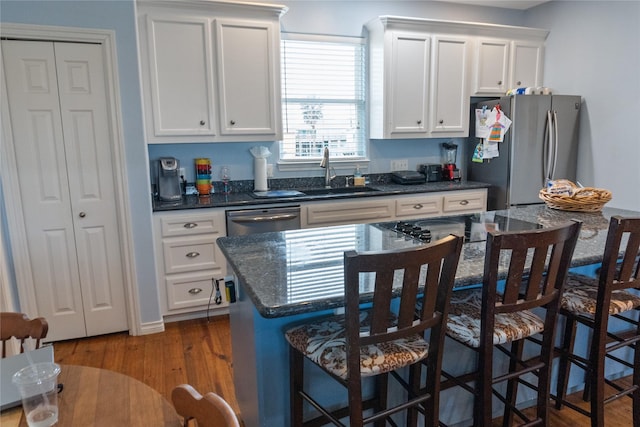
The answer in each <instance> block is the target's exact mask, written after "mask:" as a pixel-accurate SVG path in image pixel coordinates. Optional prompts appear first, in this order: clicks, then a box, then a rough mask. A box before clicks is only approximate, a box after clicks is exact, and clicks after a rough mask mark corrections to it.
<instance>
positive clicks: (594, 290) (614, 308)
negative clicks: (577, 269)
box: [561, 274, 640, 316]
mask: <svg viewBox="0 0 640 427" xmlns="http://www.w3.org/2000/svg"><path fill="white" fill-rule="evenodd" d="M597 297H598V279H594V278H592V277H587V276H582V275H579V274H569V276H568V277H567V282H566V283H565V285H564V292H563V294H562V302H561V304H562V308H563V309H565V310H567V311H570V312H572V313H578V314H584V315H587V316H593V315H594V314H596V299H597ZM636 307H640V297H638V296H637V295H634V294H632V293H631V292H627V291H622V290H620V291H613V292H612V293H611V303H610V304H609V314H619V313H622V312H625V311H629V310H633V309H634V308H636Z"/></svg>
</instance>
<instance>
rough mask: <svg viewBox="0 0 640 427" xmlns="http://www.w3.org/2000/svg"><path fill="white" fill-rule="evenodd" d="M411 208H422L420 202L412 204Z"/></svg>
mask: <svg viewBox="0 0 640 427" xmlns="http://www.w3.org/2000/svg"><path fill="white" fill-rule="evenodd" d="M413 209H422V205H421V204H420V203H418V204H417V205H413Z"/></svg>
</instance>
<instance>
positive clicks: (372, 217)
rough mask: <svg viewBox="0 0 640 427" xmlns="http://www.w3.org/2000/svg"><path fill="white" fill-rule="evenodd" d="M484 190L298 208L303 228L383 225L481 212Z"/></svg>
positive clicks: (382, 198) (482, 210) (485, 193)
mask: <svg viewBox="0 0 640 427" xmlns="http://www.w3.org/2000/svg"><path fill="white" fill-rule="evenodd" d="M486 210H487V190H486V189H484V188H482V189H477V190H460V191H442V192H437V193H422V194H409V195H401V196H384V197H370V198H367V199H366V200H357V201H353V200H348V201H340V200H333V201H327V202H310V203H307V204H303V205H302V221H301V222H302V226H303V228H311V227H324V226H329V225H340V224H353V223H371V222H387V221H393V220H409V219H417V218H426V217H434V216H443V215H456V214H464V213H475V212H484V211H486Z"/></svg>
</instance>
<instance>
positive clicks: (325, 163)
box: [320, 147, 336, 188]
mask: <svg viewBox="0 0 640 427" xmlns="http://www.w3.org/2000/svg"><path fill="white" fill-rule="evenodd" d="M320 167H321V168H324V188H331V180H332V179H334V178H335V177H336V175H335V169H334V170H333V175H331V169H333V168H332V167H331V166H330V165H329V147H324V154H323V155H322V161H320Z"/></svg>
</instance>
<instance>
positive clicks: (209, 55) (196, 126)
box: [137, 0, 286, 143]
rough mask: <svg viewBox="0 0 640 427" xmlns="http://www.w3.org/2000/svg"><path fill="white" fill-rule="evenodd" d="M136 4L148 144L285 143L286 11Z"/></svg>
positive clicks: (189, 1) (196, 2) (221, 4)
mask: <svg viewBox="0 0 640 427" xmlns="http://www.w3.org/2000/svg"><path fill="white" fill-rule="evenodd" d="M137 5H138V15H139V17H140V18H139V19H140V21H139V24H140V25H139V39H140V40H139V41H140V47H141V55H140V61H141V69H142V82H143V95H144V116H145V128H146V137H147V142H149V143H174V142H217V141H224V142H233V141H265V140H267V141H268V140H277V139H281V138H282V123H281V122H282V120H281V98H280V21H279V20H280V16H281V15H282V14H283V13H284V12H286V7H284V6H278V5H269V4H256V3H245V4H242V3H232V2H225V1H200V0H182V1H163V2H155V1H146V0H143V1H138V2H137Z"/></svg>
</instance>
